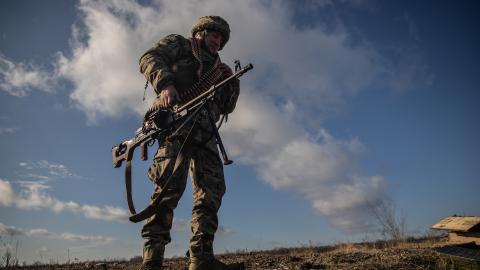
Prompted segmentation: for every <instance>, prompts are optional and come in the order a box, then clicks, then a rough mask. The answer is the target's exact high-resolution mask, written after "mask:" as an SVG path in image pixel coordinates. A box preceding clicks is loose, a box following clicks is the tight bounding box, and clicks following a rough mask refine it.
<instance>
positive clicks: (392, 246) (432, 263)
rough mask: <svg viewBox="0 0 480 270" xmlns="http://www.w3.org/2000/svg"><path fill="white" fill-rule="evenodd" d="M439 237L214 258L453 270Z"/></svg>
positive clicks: (250, 264)
mask: <svg viewBox="0 0 480 270" xmlns="http://www.w3.org/2000/svg"><path fill="white" fill-rule="evenodd" d="M445 244H446V243H445V241H444V240H443V239H441V238H435V239H422V240H411V241H402V242H375V243H360V244H340V245H335V246H326V247H302V248H285V249H275V250H269V251H252V252H243V253H231V254H223V255H219V256H217V258H219V259H220V260H221V261H223V262H225V263H239V262H243V263H244V264H245V266H246V269H255V270H264V269H265V270H266V269H268V270H310V269H376V270H382V269H405V270H407V269H408V270H411V269H435V270H437V269H438V270H442V269H456V268H455V267H453V264H452V260H451V259H449V258H448V257H445V256H441V255H440V254H438V253H437V252H435V251H434V250H433V248H434V247H439V246H442V245H445ZM87 268H90V269H123V270H131V269H139V268H140V263H139V262H135V263H134V262H107V263H99V262H91V263H82V264H75V265H55V266H54V265H45V266H29V267H22V268H18V269H87ZM163 269H168V270H179V269H188V261H187V259H186V258H174V259H167V260H166V261H165V264H164V268H163Z"/></svg>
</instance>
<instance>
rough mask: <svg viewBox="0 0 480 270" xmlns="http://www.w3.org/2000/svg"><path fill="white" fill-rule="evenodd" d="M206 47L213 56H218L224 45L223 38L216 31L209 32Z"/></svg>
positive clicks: (206, 37)
mask: <svg viewBox="0 0 480 270" xmlns="http://www.w3.org/2000/svg"><path fill="white" fill-rule="evenodd" d="M204 41H205V46H206V47H207V49H208V51H210V53H211V54H216V53H217V52H218V50H220V46H222V43H223V36H222V35H221V34H220V33H219V32H216V31H208V32H207V34H206V35H205V39H204Z"/></svg>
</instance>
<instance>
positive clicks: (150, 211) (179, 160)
mask: <svg viewBox="0 0 480 270" xmlns="http://www.w3.org/2000/svg"><path fill="white" fill-rule="evenodd" d="M196 123H197V117H196V116H195V118H194V120H193V124H192V127H191V128H190V130H189V131H188V134H187V137H186V138H185V140H184V141H183V143H182V146H181V147H180V149H179V151H178V154H177V157H176V158H175V165H174V167H173V170H172V173H171V174H170V176H169V177H168V179H167V181H165V184H164V185H163V187H162V189H161V190H160V192H159V193H157V196H156V197H154V198H153V200H152V201H151V202H150V204H149V205H148V206H147V207H146V208H145V209H143V210H142V211H141V212H140V213H138V214H137V213H136V212H135V207H134V206H133V200H132V193H131V168H129V166H128V165H129V161H127V166H126V167H125V182H126V184H127V201H128V208H129V209H130V213H132V216H130V218H129V220H130V221H131V222H134V223H137V222H140V221H142V220H145V219H147V218H149V217H151V216H153V215H154V214H155V212H156V211H157V208H158V207H159V205H160V203H161V199H162V197H163V195H164V193H165V190H167V188H168V185H169V184H170V181H171V180H172V179H173V176H174V175H175V173H176V172H177V170H178V168H179V167H180V166H181V165H182V164H183V162H184V161H185V158H186V155H187V151H188V149H189V148H190V145H191V144H192V136H191V134H192V131H193V128H194V127H195V126H196ZM127 174H129V175H127ZM132 210H133V212H132Z"/></svg>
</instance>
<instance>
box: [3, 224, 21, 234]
mask: <svg viewBox="0 0 480 270" xmlns="http://www.w3.org/2000/svg"><path fill="white" fill-rule="evenodd" d="M22 234H24V233H23V231H22V230H21V229H18V228H15V227H13V226H7V225H5V224H3V223H1V222H0V236H1V235H8V236H16V235H22Z"/></svg>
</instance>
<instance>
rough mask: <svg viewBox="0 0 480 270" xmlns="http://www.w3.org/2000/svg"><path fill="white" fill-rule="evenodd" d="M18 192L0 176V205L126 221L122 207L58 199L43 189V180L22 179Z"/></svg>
mask: <svg viewBox="0 0 480 270" xmlns="http://www.w3.org/2000/svg"><path fill="white" fill-rule="evenodd" d="M19 183H20V186H21V190H20V192H16V191H15V190H14V189H13V187H12V185H11V183H10V182H9V181H7V180H3V179H1V178H0V194H2V196H1V197H0V206H1V207H10V206H15V207H17V208H19V209H22V210H50V211H52V212H54V213H56V214H58V213H62V212H71V213H78V214H82V215H83V216H85V217H86V218H89V219H98V220H107V221H119V222H126V220H127V218H128V213H127V211H126V210H125V209H123V208H118V207H113V206H103V207H98V206H94V205H89V204H84V205H80V204H78V203H76V202H73V201H68V202H64V201H60V200H58V199H56V198H54V197H52V196H50V195H48V194H47V193H46V192H45V190H47V189H49V188H50V186H48V185H47V184H46V183H45V182H41V181H36V182H31V181H23V182H19Z"/></svg>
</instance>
